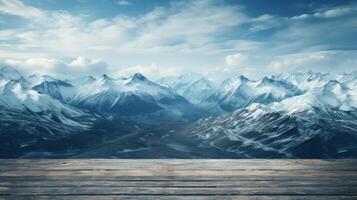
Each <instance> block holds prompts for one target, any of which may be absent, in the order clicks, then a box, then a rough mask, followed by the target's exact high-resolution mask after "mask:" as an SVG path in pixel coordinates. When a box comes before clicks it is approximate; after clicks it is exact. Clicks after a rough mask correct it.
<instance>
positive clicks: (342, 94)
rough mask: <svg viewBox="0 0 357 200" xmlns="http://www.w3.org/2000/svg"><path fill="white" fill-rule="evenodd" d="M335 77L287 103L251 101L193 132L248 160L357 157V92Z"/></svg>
mask: <svg viewBox="0 0 357 200" xmlns="http://www.w3.org/2000/svg"><path fill="white" fill-rule="evenodd" d="M355 94H356V93H355V91H354V90H352V89H350V88H348V87H346V86H344V85H343V84H341V83H339V82H338V81H335V80H331V81H329V82H327V83H326V84H325V85H324V86H322V87H321V88H316V89H315V90H311V91H309V92H307V93H304V94H301V95H297V96H294V97H290V98H286V99H284V100H282V101H281V102H273V103H271V104H267V105H263V104H259V103H254V104H251V105H250V106H248V107H245V108H242V109H238V110H236V111H234V112H233V113H232V114H230V115H228V116H225V117H217V118H208V119H201V120H199V121H198V122H197V123H196V124H195V125H194V126H192V127H191V129H190V130H186V131H188V132H191V133H193V134H194V135H196V136H197V137H198V138H200V140H201V143H204V144H206V145H209V146H212V147H214V148H217V149H220V150H221V151H225V152H234V153H236V154H237V155H239V156H243V157H246V158H273V157H274V158H275V157H276V158H286V157H290V158H348V157H356V156H357V147H356V145H355V144H357V120H356V119H357V96H356V95H355Z"/></svg>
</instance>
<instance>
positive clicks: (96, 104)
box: [0, 66, 357, 158]
mask: <svg viewBox="0 0 357 200" xmlns="http://www.w3.org/2000/svg"><path fill="white" fill-rule="evenodd" d="M356 86H357V73H356V72H352V73H344V74H327V73H313V72H307V73H292V74H280V75H276V76H270V77H264V78H262V79H260V80H254V81H253V80H249V79H248V78H246V77H244V76H240V77H236V78H230V79H227V80H226V81H224V82H223V83H222V84H221V86H220V87H219V88H217V89H216V87H214V86H213V85H212V84H211V82H210V81H208V80H207V79H205V78H204V77H202V76H199V75H195V74H190V75H185V76H181V77H177V78H172V77H171V78H168V79H163V80H161V81H160V84H158V83H155V82H153V81H150V80H148V79H147V78H146V77H144V76H143V75H141V74H138V73H137V74H133V75H132V76H130V77H121V78H111V77H109V76H107V75H102V76H100V77H96V78H94V77H91V76H86V77H82V78H78V79H70V80H68V79H64V80H60V79H56V78H54V77H50V76H46V75H45V76H37V75H34V76H30V77H28V78H27V79H26V78H24V77H23V76H22V75H21V74H20V73H19V72H17V71H16V70H14V69H12V68H10V67H7V66H2V67H0V157H19V156H28V157H33V154H32V153H33V152H37V153H39V154H38V155H40V156H39V157H41V156H43V155H44V154H43V153H44V152H42V151H44V149H45V150H46V151H49V152H52V151H55V152H61V154H62V155H63V156H64V157H66V155H67V153H68V152H70V155H75V154H76V153H77V151H78V152H83V151H85V152H87V153H85V154H80V155H85V156H88V155H103V156H105V157H110V155H107V154H105V153H106V152H113V154H114V155H120V156H124V157H125V156H126V153H118V152H120V151H118V150H117V149H116V148H117V145H114V144H120V145H124V146H126V147H127V148H133V147H135V151H136V150H138V149H139V150H140V151H141V150H142V149H149V150H148V151H147V154H142V155H147V156H149V157H150V156H155V155H160V156H163V157H165V156H174V157H180V158H181V157H185V156H188V157H192V156H193V157H196V156H197V157H210V155H212V156H214V157H216V158H219V157H220V156H223V157H229V158H232V157H233V158H275V157H279V158H356V157H357V148H356V144H357V134H356V133H357V89H356ZM214 91H215V92H214ZM180 94H181V95H180ZM185 97H186V98H187V99H189V101H191V102H193V103H195V104H196V105H194V104H191V103H190V102H189V101H188V100H186V98H185ZM221 108H222V109H224V110H225V111H224V112H223V111H222V110H221ZM128 116H130V117H128ZM207 116H209V117H207ZM198 117H200V118H201V119H199V120H198V121H196V122H193V120H195V119H197V118H198ZM188 119H190V120H191V121H190V120H188ZM148 130H150V131H148ZM171 133H172V134H171ZM123 134H126V135H123ZM141 134H142V135H141ZM160 141H165V145H164V147H163V146H162V145H160V144H158V143H160ZM112 142H113V143H112ZM104 144H108V145H109V146H108V147H107V146H103V145H104ZM92 145H94V146H97V147H100V150H99V151H98V152H97V151H93V150H92V149H91V148H92ZM180 145H181V146H180ZM84 147H85V148H87V149H85V150H83V149H82V148H84ZM183 147H184V148H183ZM163 149H165V150H163ZM182 149H184V150H182ZM139 150H138V151H139ZM135 151H133V152H132V154H130V155H136V156H138V155H139V154H136V153H135ZM88 152H89V153H88ZM90 152H92V153H93V152H94V154H91V153H90ZM125 152H126V151H125ZM207 152H210V153H212V154H210V155H207ZM166 153H167V154H166ZM45 154H46V153H45ZM124 154H125V155H124ZM36 155H37V154H36ZM46 155H47V154H46ZM49 155H51V153H49ZM68 155H69V154H68Z"/></svg>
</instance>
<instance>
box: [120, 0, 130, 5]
mask: <svg viewBox="0 0 357 200" xmlns="http://www.w3.org/2000/svg"><path fill="white" fill-rule="evenodd" d="M117 4H118V5H121V6H127V5H131V3H130V1H126V0H119V1H118V2H117Z"/></svg>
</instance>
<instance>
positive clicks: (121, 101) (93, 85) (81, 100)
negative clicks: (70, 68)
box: [33, 73, 192, 117]
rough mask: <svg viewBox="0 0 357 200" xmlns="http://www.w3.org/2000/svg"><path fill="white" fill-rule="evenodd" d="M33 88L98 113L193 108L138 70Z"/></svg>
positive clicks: (178, 113)
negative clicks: (117, 75) (115, 75)
mask: <svg viewBox="0 0 357 200" xmlns="http://www.w3.org/2000/svg"><path fill="white" fill-rule="evenodd" d="M71 83H72V84H73V85H72V84H71ZM33 88H34V89H35V90H36V91H38V92H40V93H44V94H48V95H50V96H52V97H53V98H56V99H59V100H61V101H63V102H65V103H68V104H70V105H73V106H75V107H79V108H82V109H86V110H89V111H94V112H98V113H115V114H120V115H139V114H142V115H144V114H158V115H161V114H162V115H165V116H166V115H171V116H179V117H181V116H183V115H185V114H186V112H188V111H190V110H189V108H191V107H192V106H191V105H190V103H189V102H188V101H186V99H184V98H183V97H181V96H180V95H178V94H176V93H175V92H173V91H171V89H170V88H169V87H166V86H162V85H159V84H156V83H154V82H152V81H150V80H148V79H147V78H146V77H144V76H143V75H141V74H139V73H136V74H134V75H132V76H130V77H127V78H117V79H115V78H111V77H109V76H107V75H105V74H104V75H102V76H101V77H99V78H97V79H95V78H93V77H83V78H80V79H75V80H69V81H67V82H65V81H60V80H56V81H50V82H49V81H45V82H43V83H42V84H40V85H37V86H35V87H33ZM159 113H160V114H159Z"/></svg>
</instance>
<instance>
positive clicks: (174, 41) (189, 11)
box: [0, 0, 357, 79]
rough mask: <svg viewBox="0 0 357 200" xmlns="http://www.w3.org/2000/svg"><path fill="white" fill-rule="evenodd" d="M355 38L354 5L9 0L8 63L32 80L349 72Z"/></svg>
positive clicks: (2, 30) (0, 42) (2, 22)
mask: <svg viewBox="0 0 357 200" xmlns="http://www.w3.org/2000/svg"><path fill="white" fill-rule="evenodd" d="M356 36H357V3H355V2H354V1H343V0H339V1H338V0H335V1H332V0H325V1H308V0H300V1H285V0H271V1H261V0H249V1H248V0H246V1H244V0H197V1H166V0H156V1H154V0H152V1H149V0H148V1H144V0H77V1H76V0H23V1H20V0H0V59H1V61H0V62H2V63H6V64H8V65H12V66H14V67H16V68H18V69H19V70H20V71H22V72H23V73H25V74H31V73H39V74H50V75H55V76H68V75H71V76H81V75H85V74H90V75H99V74H103V73H108V74H110V75H112V76H127V75H130V74H131V73H134V72H141V73H143V74H145V75H147V76H149V77H150V78H153V79H156V78H159V77H162V76H174V75H178V74H182V73H186V72H197V73H202V74H204V75H207V76H209V77H213V78H216V77H219V78H224V77H229V76H231V75H238V74H244V75H246V76H248V77H252V78H257V77H260V76H263V75H267V74H274V73H280V72H293V71H307V70H313V71H323V72H347V71H351V70H356V69H357V40H356V38H357V37H356Z"/></svg>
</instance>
